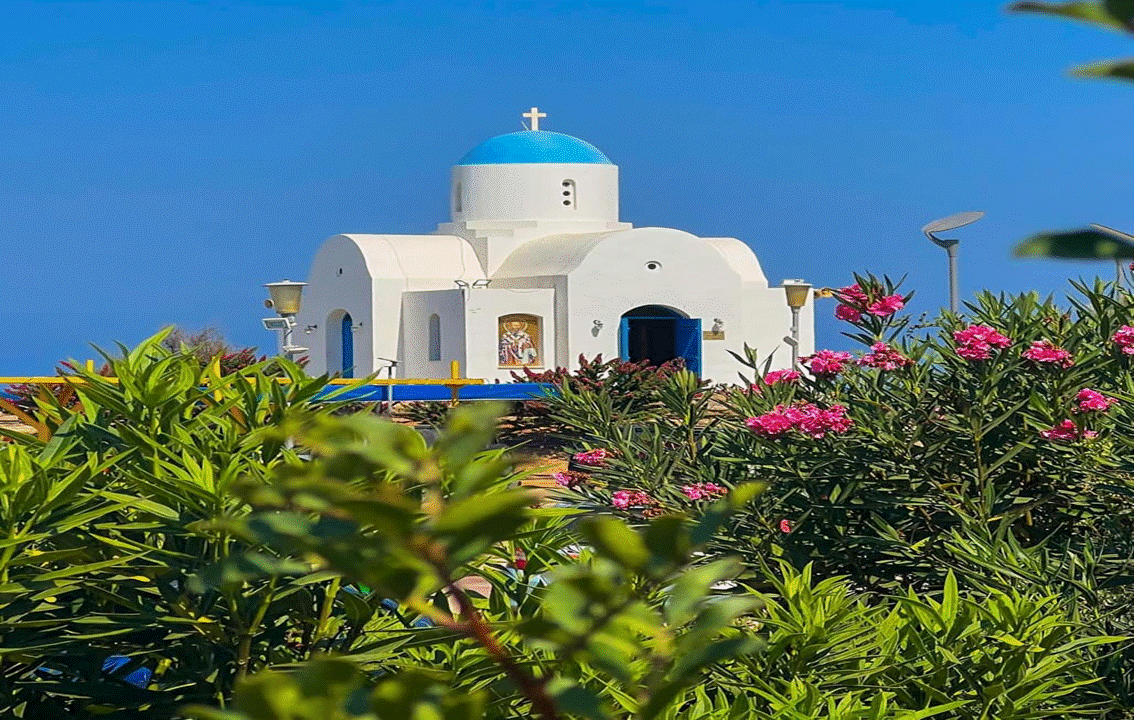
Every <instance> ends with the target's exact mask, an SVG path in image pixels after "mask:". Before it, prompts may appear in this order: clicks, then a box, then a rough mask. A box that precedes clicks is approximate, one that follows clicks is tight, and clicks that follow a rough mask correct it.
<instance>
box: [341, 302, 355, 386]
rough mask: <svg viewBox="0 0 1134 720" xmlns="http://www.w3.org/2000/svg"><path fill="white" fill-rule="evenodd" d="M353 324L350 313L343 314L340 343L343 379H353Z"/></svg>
mask: <svg viewBox="0 0 1134 720" xmlns="http://www.w3.org/2000/svg"><path fill="white" fill-rule="evenodd" d="M353 327H354V322H353V321H352V320H351V318H350V313H344V314H343V322H342V334H343V335H342V338H343V339H342V343H343V367H342V373H343V377H345V378H352V377H354V330H353V329H352V328H353Z"/></svg>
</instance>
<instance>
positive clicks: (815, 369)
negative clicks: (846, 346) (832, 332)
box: [800, 350, 851, 378]
mask: <svg viewBox="0 0 1134 720" xmlns="http://www.w3.org/2000/svg"><path fill="white" fill-rule="evenodd" d="M850 361H851V354H850V353H849V352H842V351H836V350H820V351H819V352H817V353H815V354H814V355H808V356H807V357H805V358H801V359H800V362H801V363H803V364H804V365H805V366H807V369H808V370H810V371H811V373H812V374H813V375H815V377H818V378H833V377H835V376H836V375H838V374H839V373H841V372H842V371H843V365H844V364H845V363H848V362H850Z"/></svg>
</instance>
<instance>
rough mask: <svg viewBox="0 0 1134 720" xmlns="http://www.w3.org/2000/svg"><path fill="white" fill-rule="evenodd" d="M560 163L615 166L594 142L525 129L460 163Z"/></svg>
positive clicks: (467, 155)
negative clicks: (592, 143)
mask: <svg viewBox="0 0 1134 720" xmlns="http://www.w3.org/2000/svg"><path fill="white" fill-rule="evenodd" d="M515 163H556V164H577V163H588V164H593V165H613V164H614V163H612V162H610V160H609V159H608V158H607V157H606V155H603V154H602V151H601V150H599V149H598V148H597V147H595V146H594V145H591V144H590V143H589V142H585V141H583V140H580V139H579V138H577V137H571V136H570V135H564V134H563V133H557V132H549V131H547V130H521V131H520V132H514V133H508V134H507V135H497V136H496V137H494V138H490V139H488V140H485V141H484V142H482V143H481V144H480V145H477V146H476V147H474V148H473V149H472V150H469V151H468V152H467V153H465V156H464V157H463V158H461V160H460V162H458V163H457V164H458V165H506V164H515Z"/></svg>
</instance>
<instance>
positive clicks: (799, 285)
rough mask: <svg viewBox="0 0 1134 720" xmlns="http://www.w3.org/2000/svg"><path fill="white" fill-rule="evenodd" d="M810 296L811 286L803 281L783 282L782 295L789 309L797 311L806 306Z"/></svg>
mask: <svg viewBox="0 0 1134 720" xmlns="http://www.w3.org/2000/svg"><path fill="white" fill-rule="evenodd" d="M810 294H811V284H810V283H808V282H805V281H803V280H784V295H785V296H787V304H788V307H790V308H795V309H799V308H801V307H803V306H804V305H806V304H807V296H808V295H810Z"/></svg>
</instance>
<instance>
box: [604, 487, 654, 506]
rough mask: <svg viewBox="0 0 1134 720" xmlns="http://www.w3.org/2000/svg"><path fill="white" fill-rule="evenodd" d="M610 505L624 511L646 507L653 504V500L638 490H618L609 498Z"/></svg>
mask: <svg viewBox="0 0 1134 720" xmlns="http://www.w3.org/2000/svg"><path fill="white" fill-rule="evenodd" d="M610 504H611V505H613V506H614V507H616V508H618V509H620V510H625V509H626V508H628V507H642V506H647V507H648V506H650V505H653V504H654V499H653V498H652V497H650V496H649V495H647V494H646V493H644V492H642V491H640V490H618V491H616V492H615V493H614V494H613V495H611V496H610Z"/></svg>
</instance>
